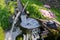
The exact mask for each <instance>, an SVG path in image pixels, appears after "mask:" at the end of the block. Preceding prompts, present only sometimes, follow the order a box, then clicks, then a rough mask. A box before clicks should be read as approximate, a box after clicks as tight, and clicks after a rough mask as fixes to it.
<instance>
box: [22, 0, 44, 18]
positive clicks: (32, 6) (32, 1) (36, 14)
mask: <svg viewBox="0 0 60 40" xmlns="http://www.w3.org/2000/svg"><path fill="white" fill-rule="evenodd" d="M21 1H22V3H23V5H24V6H25V4H26V2H27V1H29V4H28V6H27V8H26V10H27V11H29V13H30V17H32V18H43V16H42V15H41V13H40V11H39V9H41V8H42V7H43V3H41V2H39V0H21Z"/></svg>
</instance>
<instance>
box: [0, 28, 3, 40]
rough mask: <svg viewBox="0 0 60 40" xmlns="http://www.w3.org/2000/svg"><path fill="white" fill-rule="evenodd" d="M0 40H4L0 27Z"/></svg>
mask: <svg viewBox="0 0 60 40" xmlns="http://www.w3.org/2000/svg"><path fill="white" fill-rule="evenodd" d="M0 40H4V31H3V29H2V28H1V27H0Z"/></svg>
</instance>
